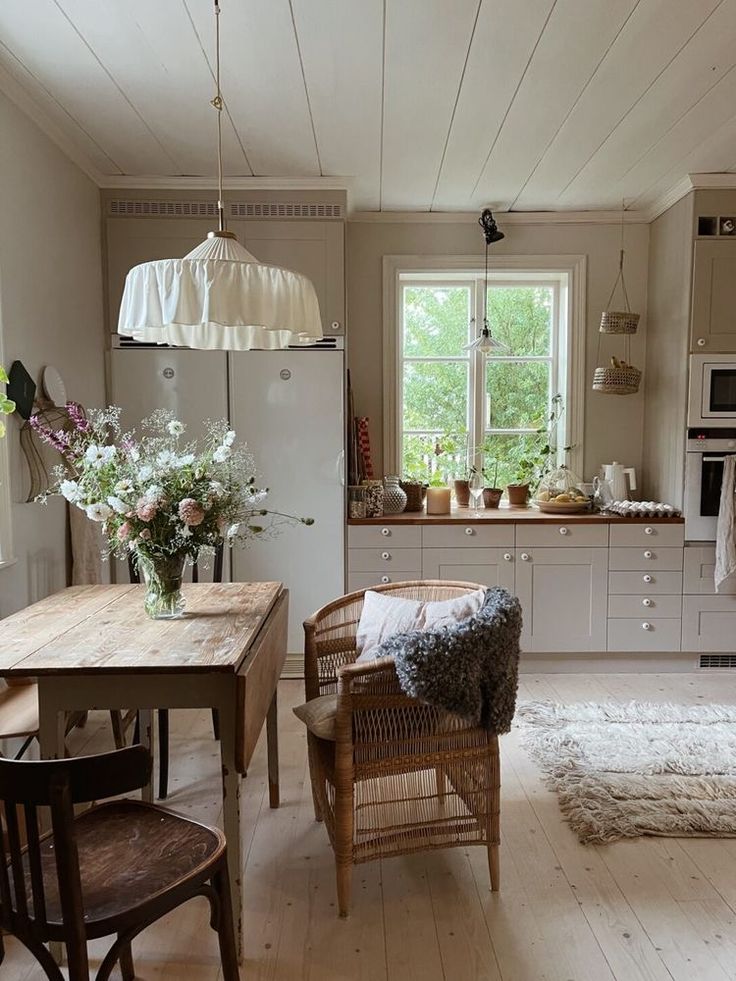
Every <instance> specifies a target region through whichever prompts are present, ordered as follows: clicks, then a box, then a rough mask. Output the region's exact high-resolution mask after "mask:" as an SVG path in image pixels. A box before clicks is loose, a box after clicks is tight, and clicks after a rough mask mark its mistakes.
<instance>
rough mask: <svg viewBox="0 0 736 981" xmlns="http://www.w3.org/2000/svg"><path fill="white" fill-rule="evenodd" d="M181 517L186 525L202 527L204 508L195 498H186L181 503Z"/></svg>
mask: <svg viewBox="0 0 736 981" xmlns="http://www.w3.org/2000/svg"><path fill="white" fill-rule="evenodd" d="M179 517H180V518H181V520H182V521H183V522H184V524H185V525H190V526H191V527H194V526H196V525H201V524H202V522H203V521H204V508H203V507H202V505H201V504H199V503H198V502H197V501H195V500H194V498H193V497H185V498H184V500H183V501H180V502H179Z"/></svg>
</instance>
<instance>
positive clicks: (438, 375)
mask: <svg viewBox="0 0 736 981" xmlns="http://www.w3.org/2000/svg"><path fill="white" fill-rule="evenodd" d="M403 403H404V421H403V429H404V430H406V429H426V430H429V431H430V432H441V433H457V432H462V431H464V430H466V429H467V419H468V365H467V363H465V362H456V361H444V362H438V363H433V362H429V363H427V362H416V361H414V362H412V361H408V362H404V393H403Z"/></svg>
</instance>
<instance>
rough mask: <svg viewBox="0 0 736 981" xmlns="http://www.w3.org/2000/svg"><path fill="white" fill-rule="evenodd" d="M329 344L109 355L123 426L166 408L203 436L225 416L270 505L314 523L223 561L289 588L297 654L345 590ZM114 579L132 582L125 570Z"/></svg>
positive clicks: (338, 369) (337, 361) (338, 357)
mask: <svg viewBox="0 0 736 981" xmlns="http://www.w3.org/2000/svg"><path fill="white" fill-rule="evenodd" d="M331 340H332V345H333V346H331V347H314V348H304V349H302V350H286V351H246V352H238V353H229V354H228V353H225V352H220V351H190V350H186V349H175V348H153V347H146V346H144V345H136V344H135V343H130V342H127V341H123V342H122V344H121V346H120V347H116V348H114V349H113V351H112V353H111V397H110V401H111V403H112V404H114V405H119V406H121V407H122V409H123V425H124V426H125V427H126V428H131V427H134V426H137V425H138V424H139V423H140V420H141V419H142V418H144V417H145V416H147V415H150V414H151V412H153V410H154V409H157V408H169V409H172V410H173V411H174V412H175V413H176V414H177V417H178V418H179V419H180V420H181V421H182V422H183V423H185V424H186V426H187V436H190V437H192V438H197V437H198V436H200V435H201V433H202V429H203V424H204V421H205V420H207V419H222V418H227V419H229V420H230V424H231V426H232V428H233V429H235V431H236V432H237V434H238V438H239V439H240V440H244V441H245V442H247V443H248V446H249V448H250V449H251V451H252V453H253V455H254V457H255V461H256V466H257V468H258V471H259V479H260V481H261V483H262V485H263V486H267V487H269V489H270V492H269V495H268V498H267V500H266V502H265V506H266V507H268V508H271V509H273V510H275V511H282V512H286V513H290V514H296V515H298V516H301V517H310V518H313V519H314V524H313V525H311V526H310V527H305V526H303V525H295V526H292V525H289V524H285V525H283V526H282V527H281V528H279V530H278V533H277V534H275V535H269V536H267V537H266V538H265V539H264V540H254V541H252V542H251V543H250V544H248V545H247V546H244V547H240V546H239V547H237V548H235V549H233V550H232V553H231V556H230V562H229V563H228V562H227V561H226V563H225V574H226V578H230V579H232V581H235V582H248V581H257V580H269V579H274V580H279V581H282V582H284V583H285V585H286V586H287V588H288V589H289V637H288V651H289V654H291V655H300V654H301V652H302V651H303V647H304V643H303V640H304V638H303V630H302V622H303V621H304V619H305V617H307V616H309V615H310V614H311V613H313V612H314V611H315V610H316V609H318V608H319V607H320V606H322V605H323V604H324V603H327V602H328V601H329V600H331V599H334V598H335V597H337V596H341V595H342V593H343V592H344V585H345V572H344V562H345V541H344V535H345V514H344V508H345V491H344V486H343V485H344V439H345V423H344V384H345V382H344V380H345V365H344V352H343V350H342V349H341V339H331ZM115 341H116V342H117V343H120V341H118V339H117V338H116V339H115ZM116 572H117V577H118V581H125V580H126V576H127V573H126V570H125V568H124V567H123V566H122V564H121V563H117V569H116ZM202 578H208V576H207V575H206V574H205V575H204V576H202ZM292 660H293V659H292Z"/></svg>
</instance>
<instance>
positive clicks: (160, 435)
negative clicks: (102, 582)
mask: <svg viewBox="0 0 736 981" xmlns="http://www.w3.org/2000/svg"><path fill="white" fill-rule="evenodd" d="M67 409H68V411H69V417H70V419H71V420H72V422H73V423H74V429H73V430H72V431H71V432H66V433H64V434H63V437H64V438H63V439H60V434H59V433H58V432H55V431H54V430H51V429H49V428H47V427H45V426H44V425H43V423H42V422H41V421H40V419H39V418H37V417H33V418H32V420H31V421H32V425H33V427H34V429H35V430H36V432H37V433H38V435H39V436H40V437H41V438H42V439H44V440H46V442H48V443H50V444H51V445H52V446H54V447H55V448H56V449H58V450H59V452H60V453H61V454H62V456H63V458H64V466H60V467H57V468H56V470H55V472H54V477H55V484H54V487H53V488H52V491H51V493H59V494H61V495H62V496H63V497H64V498H66V500H67V501H69V503H70V504H73V505H74V506H75V507H78V508H81V509H82V510H83V511H84V512H85V513H86V515H87V517H88V518H90V519H91V520H92V521H95V522H97V523H99V524H101V525H102V529H103V533H104V535H105V537H106V539H107V543H108V551H110V552H113V553H115V554H117V555H119V556H120V557H123V556H125V555H126V554H128V553H129V552H133V553H137V554H138V555H139V556H140V557H148V558H156V557H161V558H163V557H166V556H172V555H180V554H182V553H184V554H185V555H186V556H188V557H189V558H190V559H191V560H194V559H196V558H197V557H198V556H199V555H200V553H201V552H203V551H204V552H206V551H212V550H214V549H215V548H216V547H217V546H218V545H220V544H222V543H223V542H224V543H227V544H232V543H234V542H237V541H243V540H247V539H249V538H253V537H255V536H257V535H262V534H263V533H264V532H266V531H268V530H270V529H273V528H274V526H275V525H277V524H279V523H281V522H283V521H288V522H292V523H293V522H296V523H300V524H305V525H311V524H313V521H312V519H311V518H296V517H294V516H293V515H287V514H281V513H280V512H273V511H269V510H268V509H267V508H265V507H264V501H265V498H266V495H267V493H268V492H267V490H266V489H264V488H261V487H259V486H258V485H257V483H256V479H257V478H256V468H255V462H254V460H253V457H252V456H251V454H250V452H249V451H248V449H247V447H246V446H245V445H243V444H240V445H237V437H236V434H235V432H233V430H232V429H230V428H229V427H228V425H227V423H226V422H225V421H221V422H208V423H207V425H206V434H205V437H204V439H203V440H202V441H201V444H200V445H198V444H197V443H196V442H188V443H186V444H183V443H182V437H183V436H184V433H185V426H184V424H183V423H182V422H180V421H179V420H178V419H177V418H176V417H175V416H174V414H173V413H171V412H169V411H167V410H164V409H159V410H158V411H156V412H154V413H153V415H152V416H150V417H149V418H148V419H145V420H144V421H143V423H142V426H141V429H142V433H141V435H140V436H139V435H138V434H137V433H136V432H127V433H126V432H123V431H122V427H121V424H120V414H121V410H120V409H118V408H115V407H110V408H108V409H105V410H102V411H94V412H91V413H90V416H89V418H86V417H85V416H84V413H83V412H82V411H81V409H80V408H79V406H76V405H75V404H74V403H70V404H69V406H67ZM44 499H45V498H44V497H43V496H42V498H41V500H44Z"/></svg>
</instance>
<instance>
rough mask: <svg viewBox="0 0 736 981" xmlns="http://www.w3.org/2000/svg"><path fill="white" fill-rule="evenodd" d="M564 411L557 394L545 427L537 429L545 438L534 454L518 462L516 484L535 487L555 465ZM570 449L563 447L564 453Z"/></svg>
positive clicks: (553, 399) (562, 403) (560, 398)
mask: <svg viewBox="0 0 736 981" xmlns="http://www.w3.org/2000/svg"><path fill="white" fill-rule="evenodd" d="M564 411H565V405H564V402H563V400H562V396H561V395H560V394H559V393H558V394H557V395H555V396H553V398H552V403H551V406H550V412H549V415H548V416H547V422H546V425H543V426H540V427H539V429H537V433H538V435H539V436H540V437H544V436H546V437H547V438H546V440H545V441H544V442H541V443H540V446H539V449H538V450H537V451H536V453H533V454H530V455H529V456H528V457H525V458H524V459H522V460H519V465H518V469H517V474H516V483H517V484H530V485H532V486H536V485H537V484H538V483H539V482H540V480H541V479H542V477H544V476H545V474H547V473H549V471H550V470H552V469H553V468H554V467H555V466H556V465H557V429H558V426H559V424H560V420H561V419H562V416H563V414H564ZM571 449H572V447H571V446H565V447H563V450H564V452H565V453H567V452H569V450H571Z"/></svg>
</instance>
